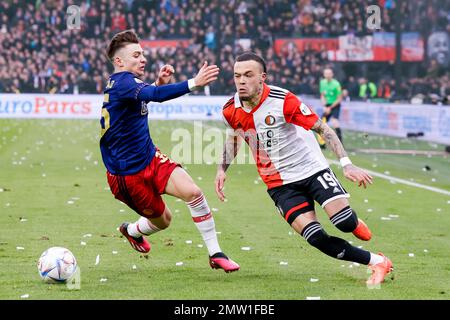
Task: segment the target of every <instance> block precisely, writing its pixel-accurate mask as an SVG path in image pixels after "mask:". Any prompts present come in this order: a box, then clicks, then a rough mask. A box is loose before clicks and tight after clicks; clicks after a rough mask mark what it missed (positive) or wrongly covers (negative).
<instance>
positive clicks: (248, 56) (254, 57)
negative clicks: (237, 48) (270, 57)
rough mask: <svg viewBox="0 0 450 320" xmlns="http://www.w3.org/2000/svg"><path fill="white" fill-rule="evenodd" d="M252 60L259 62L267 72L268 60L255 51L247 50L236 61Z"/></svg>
mask: <svg viewBox="0 0 450 320" xmlns="http://www.w3.org/2000/svg"><path fill="white" fill-rule="evenodd" d="M251 60H253V61H256V62H258V63H259V64H260V65H261V66H262V68H263V71H264V73H267V67H266V62H265V61H264V59H263V58H261V57H260V56H258V55H257V54H256V53H254V52H251V51H247V52H244V53H242V54H240V55H239V56H238V57H237V58H236V62H241V61H251Z"/></svg>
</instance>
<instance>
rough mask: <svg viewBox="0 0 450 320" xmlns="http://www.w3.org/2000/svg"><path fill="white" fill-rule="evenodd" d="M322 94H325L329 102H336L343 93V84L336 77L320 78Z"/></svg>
mask: <svg viewBox="0 0 450 320" xmlns="http://www.w3.org/2000/svg"><path fill="white" fill-rule="evenodd" d="M319 90H320V94H322V93H323V94H324V96H325V101H326V102H327V104H332V103H334V102H335V101H336V100H337V98H338V97H339V96H340V95H341V93H342V89H341V84H340V83H339V81H337V80H336V79H333V80H331V81H327V80H326V79H322V80H320V89H319Z"/></svg>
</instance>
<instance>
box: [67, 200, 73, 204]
mask: <svg viewBox="0 0 450 320" xmlns="http://www.w3.org/2000/svg"><path fill="white" fill-rule="evenodd" d="M74 203H75V202H73V201H72V200H69V201H67V204H74Z"/></svg>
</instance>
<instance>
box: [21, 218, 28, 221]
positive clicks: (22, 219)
mask: <svg viewBox="0 0 450 320" xmlns="http://www.w3.org/2000/svg"><path fill="white" fill-rule="evenodd" d="M27 221H28V219H25V218H20V222H27Z"/></svg>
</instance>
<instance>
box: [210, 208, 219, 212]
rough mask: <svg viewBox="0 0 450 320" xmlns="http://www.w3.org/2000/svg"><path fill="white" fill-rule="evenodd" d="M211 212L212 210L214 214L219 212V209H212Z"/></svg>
mask: <svg viewBox="0 0 450 320" xmlns="http://www.w3.org/2000/svg"><path fill="white" fill-rule="evenodd" d="M211 210H212V211H213V212H217V211H219V209H217V208H212V209H211Z"/></svg>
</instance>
